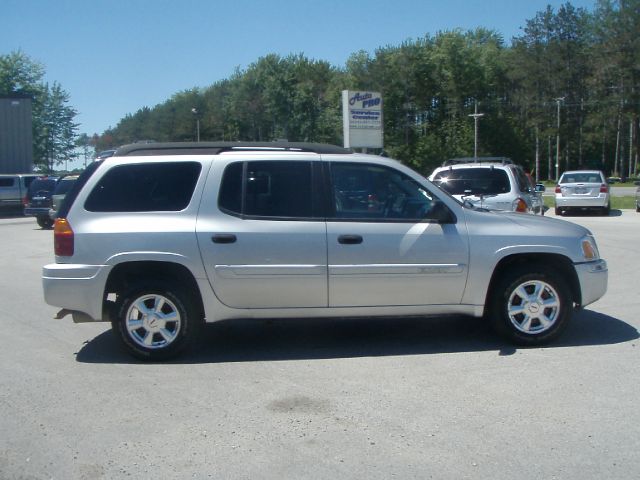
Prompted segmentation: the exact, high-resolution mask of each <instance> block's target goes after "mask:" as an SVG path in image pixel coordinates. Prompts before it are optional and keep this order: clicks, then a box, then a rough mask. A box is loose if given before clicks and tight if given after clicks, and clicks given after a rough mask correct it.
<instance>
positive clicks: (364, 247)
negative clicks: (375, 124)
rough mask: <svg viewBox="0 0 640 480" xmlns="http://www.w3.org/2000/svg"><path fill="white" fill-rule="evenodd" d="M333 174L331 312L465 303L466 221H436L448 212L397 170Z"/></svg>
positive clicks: (353, 167)
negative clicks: (438, 212) (441, 211)
mask: <svg viewBox="0 0 640 480" xmlns="http://www.w3.org/2000/svg"><path fill="white" fill-rule="evenodd" d="M330 170H331V173H330V178H331V188H330V191H331V196H332V197H333V199H334V204H335V208H334V212H333V213H332V215H331V218H329V219H328V221H327V243H328V245H327V246H328V265H329V305H330V306H331V307H358V306H386V305H406V306H410V305H446V304H459V303H460V300H461V298H462V294H463V291H464V288H465V284H466V279H467V272H468V261H469V246H468V241H467V235H466V231H465V226H464V225H463V222H456V220H455V219H454V218H453V217H451V219H450V220H449V221H448V222H446V223H440V222H438V221H436V220H435V219H433V218H434V217H432V216H431V215H432V214H433V213H432V212H434V211H435V209H436V208H438V209H442V208H445V209H446V207H445V206H444V205H443V204H442V202H441V201H440V200H438V199H437V197H435V196H434V195H433V194H431V193H430V192H429V190H428V189H427V188H426V187H425V186H423V185H421V184H420V183H419V182H417V181H416V180H414V179H412V178H410V177H409V176H408V175H406V174H405V173H403V172H401V171H399V170H396V169H394V168H391V167H384V166H379V165H371V164H361V163H342V162H333V163H332V164H331V167H330ZM433 215H435V214H433ZM438 218H442V216H441V215H439V216H438Z"/></svg>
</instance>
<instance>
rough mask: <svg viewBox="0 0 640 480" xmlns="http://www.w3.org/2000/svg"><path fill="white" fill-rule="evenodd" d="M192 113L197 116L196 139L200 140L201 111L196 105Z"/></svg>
mask: <svg viewBox="0 0 640 480" xmlns="http://www.w3.org/2000/svg"><path fill="white" fill-rule="evenodd" d="M191 113H193V114H194V115H195V117H196V139H197V140H196V141H198V142H199V141H200V112H198V109H197V108H196V107H193V108H192V109H191Z"/></svg>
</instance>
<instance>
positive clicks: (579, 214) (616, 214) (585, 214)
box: [561, 208, 622, 217]
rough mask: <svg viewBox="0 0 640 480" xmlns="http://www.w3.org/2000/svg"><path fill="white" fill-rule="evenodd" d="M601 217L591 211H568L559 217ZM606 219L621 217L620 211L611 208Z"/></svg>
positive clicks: (598, 213)
mask: <svg viewBox="0 0 640 480" xmlns="http://www.w3.org/2000/svg"><path fill="white" fill-rule="evenodd" d="M602 216H603V215H601V214H600V212H595V211H592V210H570V211H568V212H565V213H563V214H562V215H561V217H602ZM606 216H607V217H621V216H622V210H618V209H614V208H612V209H611V210H609V215H606Z"/></svg>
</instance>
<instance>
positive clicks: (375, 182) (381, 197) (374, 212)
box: [331, 163, 434, 222]
mask: <svg viewBox="0 0 640 480" xmlns="http://www.w3.org/2000/svg"><path fill="white" fill-rule="evenodd" d="M331 183H332V192H331V193H332V196H333V200H334V207H335V208H334V217H335V218H336V219H351V220H367V221H403V222H407V221H420V220H424V219H425V216H426V215H427V213H428V212H429V211H430V209H431V207H432V206H433V204H434V197H433V196H432V195H431V194H430V193H429V192H428V191H427V190H425V189H424V188H423V187H422V186H421V185H420V184H418V183H417V182H415V181H414V180H413V179H411V178H409V177H408V176H406V175H404V174H403V173H401V172H398V171H395V170H392V169H390V168H385V167H381V166H378V165H366V164H352V163H333V164H332V165H331Z"/></svg>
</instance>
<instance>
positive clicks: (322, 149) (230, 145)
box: [114, 142, 353, 157]
mask: <svg viewBox="0 0 640 480" xmlns="http://www.w3.org/2000/svg"><path fill="white" fill-rule="evenodd" d="M230 151H288V152H313V153H339V154H347V153H353V152H352V151H351V150H348V149H346V148H342V147H338V146H336V145H329V144H324V143H306V142H169V143H133V144H130V145H123V146H121V147H120V148H118V150H116V153H115V154H114V157H127V156H134V155H140V156H149V155H218V154H220V153H222V152H230Z"/></svg>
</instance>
